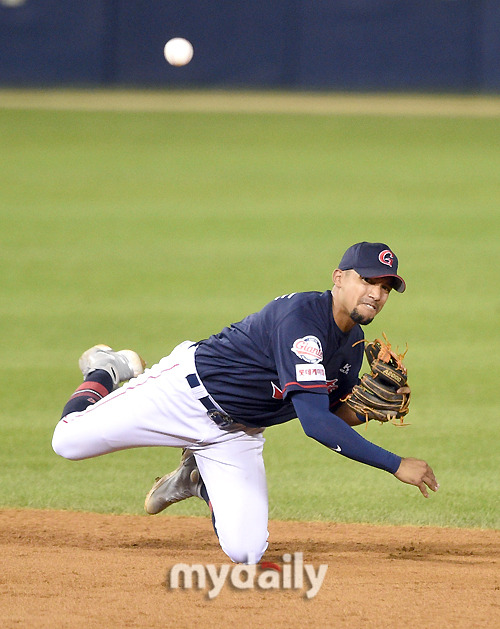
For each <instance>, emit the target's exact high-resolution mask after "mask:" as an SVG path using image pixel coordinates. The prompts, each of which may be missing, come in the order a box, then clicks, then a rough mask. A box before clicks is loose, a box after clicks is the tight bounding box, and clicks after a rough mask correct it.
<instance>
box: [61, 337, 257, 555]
mask: <svg viewBox="0 0 500 629" xmlns="http://www.w3.org/2000/svg"><path fill="white" fill-rule="evenodd" d="M194 351H195V347H194V346H193V343H192V342H191V341H185V342H184V343H181V344H180V345H178V346H177V347H176V348H175V349H174V350H173V351H172V353H171V354H170V355H169V356H166V357H165V358H163V359H162V360H160V362H159V363H158V364H156V365H154V366H153V367H152V368H151V369H147V370H146V371H145V372H144V374H142V375H141V376H139V377H138V378H134V379H133V380H131V381H130V382H128V383H127V384H125V385H124V386H123V387H121V388H119V389H117V390H116V391H113V393H111V394H110V395H108V396H107V397H105V398H104V399H102V400H100V401H99V402H97V403H96V404H93V405H91V406H89V407H88V408H87V409H86V410H85V411H83V412H78V413H71V414H69V415H67V416H66V417H64V418H63V419H61V420H60V421H59V423H58V424H57V426H56V428H55V431H54V436H53V440H52V447H53V449H54V451H55V452H56V453H57V454H59V455H60V456H62V457H64V458H66V459H71V460H80V459H86V458H90V457H96V456H100V455H102V454H108V453H110V452H115V451H117V450H124V449H127V448H140V447H147V446H175V447H188V448H189V449H190V450H192V451H193V452H194V454H195V458H196V463H197V465H198V468H199V470H200V474H201V477H202V479H203V481H204V483H205V487H206V489H207V492H208V496H209V498H210V501H211V504H212V508H213V512H214V519H215V527H216V530H217V535H218V537H219V541H220V545H221V547H222V549H223V551H224V552H225V553H226V554H227V555H228V556H229V557H230V558H231V559H232V560H233V561H235V562H240V563H256V562H258V561H259V560H260V558H261V557H262V555H263V554H264V552H265V550H266V548H267V538H268V531H267V523H268V497H267V483H266V475H265V469H264V461H263V457H262V450H263V446H264V441H265V440H264V436H263V434H262V433H263V429H262V428H249V427H246V426H243V425H241V424H233V425H232V426H231V427H229V428H219V426H217V425H216V424H215V423H214V422H213V421H212V420H211V419H210V418H209V417H208V415H207V410H206V408H205V407H204V406H203V405H202V404H201V402H199V401H198V399H197V398H196V397H195V393H194V391H193V389H191V387H190V386H189V384H188V382H187V380H186V376H187V375H188V374H191V373H196V370H195V363H194ZM202 389H204V387H203V386H202ZM197 393H198V394H200V391H198V392H197ZM204 393H205V394H206V390H205V391H204Z"/></svg>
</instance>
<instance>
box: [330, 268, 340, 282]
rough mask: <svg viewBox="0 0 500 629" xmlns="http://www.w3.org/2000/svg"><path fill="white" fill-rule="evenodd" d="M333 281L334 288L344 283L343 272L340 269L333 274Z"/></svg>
mask: <svg viewBox="0 0 500 629" xmlns="http://www.w3.org/2000/svg"><path fill="white" fill-rule="evenodd" d="M332 280H333V284H334V286H339V285H340V283H341V281H342V271H341V270H340V269H335V271H334V272H333V273H332Z"/></svg>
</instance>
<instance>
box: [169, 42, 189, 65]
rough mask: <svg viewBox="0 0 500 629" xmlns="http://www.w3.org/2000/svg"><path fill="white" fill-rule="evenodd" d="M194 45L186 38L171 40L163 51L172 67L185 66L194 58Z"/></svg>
mask: <svg viewBox="0 0 500 629" xmlns="http://www.w3.org/2000/svg"><path fill="white" fill-rule="evenodd" d="M193 53H194V50H193V45H192V44H191V42H190V41H188V40H187V39H184V37H174V38H173V39H170V40H169V41H168V42H167V43H166V44H165V48H164V49H163V54H164V55H165V59H166V60H167V61H168V62H169V63H170V65H172V66H185V65H186V64H187V63H189V62H190V61H191V59H192V58H193Z"/></svg>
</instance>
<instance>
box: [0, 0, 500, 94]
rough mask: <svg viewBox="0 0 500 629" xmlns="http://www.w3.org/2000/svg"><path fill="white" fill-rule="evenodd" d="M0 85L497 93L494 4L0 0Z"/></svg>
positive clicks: (467, 0)
mask: <svg viewBox="0 0 500 629" xmlns="http://www.w3.org/2000/svg"><path fill="white" fill-rule="evenodd" d="M176 36H182V37H186V38H187V39H189V40H191V42H192V43H193V45H194V48H195V56H194V58H193V61H192V62H191V63H190V64H189V65H188V66H185V67H183V68H174V67H171V66H169V65H168V64H167V63H166V61H165V60H164V58H163V46H164V44H165V42H166V41H167V40H168V39H170V38H171V37H176ZM0 84H1V85H4V86H16V85H19V86H44V85H50V86H56V85H72V86H75V85H84V86H106V85H134V86H145V87H168V86H171V87H210V86H218V87H267V88H270V87H286V88H305V89H307V88H309V89H315V88H320V89H332V90H435V91H438V90H440V91H474V92H480V91H484V92H492V91H499V90H500V0H310V1H308V0H302V1H299V0H253V1H252V0H163V1H160V0H84V1H82V0H0Z"/></svg>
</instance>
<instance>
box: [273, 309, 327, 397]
mask: <svg viewBox="0 0 500 629" xmlns="http://www.w3.org/2000/svg"><path fill="white" fill-rule="evenodd" d="M326 342H327V339H326V337H325V333H324V332H323V330H322V329H321V326H320V325H319V324H318V322H317V321H315V320H313V319H312V318H311V317H309V316H304V313H303V311H302V310H301V309H298V310H296V311H292V312H290V313H289V314H287V315H286V316H285V317H284V318H283V320H282V321H280V322H279V324H278V325H277V326H276V328H275V333H274V335H273V347H272V350H273V353H274V360H275V364H276V370H277V373H278V377H279V384H280V388H281V391H282V392H283V398H286V397H287V396H289V395H290V393H291V392H293V391H311V392H315V393H323V394H328V389H327V383H326V370H325V367H324V365H323V352H324V348H325V346H326Z"/></svg>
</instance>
